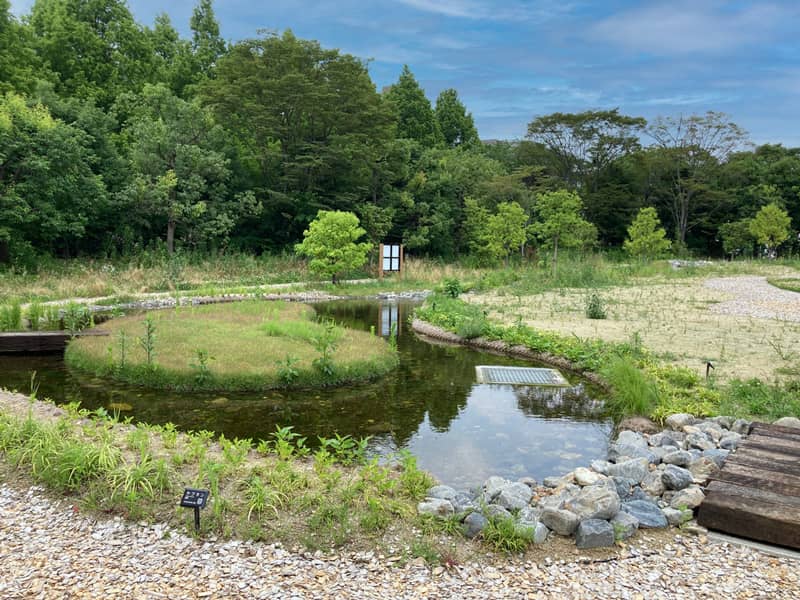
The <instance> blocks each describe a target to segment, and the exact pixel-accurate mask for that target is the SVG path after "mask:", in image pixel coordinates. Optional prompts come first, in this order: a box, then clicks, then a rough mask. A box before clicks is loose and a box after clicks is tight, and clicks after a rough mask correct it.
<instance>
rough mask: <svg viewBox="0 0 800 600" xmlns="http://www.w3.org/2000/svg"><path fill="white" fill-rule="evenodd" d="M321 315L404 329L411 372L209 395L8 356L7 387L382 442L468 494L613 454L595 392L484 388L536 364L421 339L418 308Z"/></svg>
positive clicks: (256, 434) (335, 309)
mask: <svg viewBox="0 0 800 600" xmlns="http://www.w3.org/2000/svg"><path fill="white" fill-rule="evenodd" d="M315 308H316V309H317V311H318V312H319V313H320V314H324V315H328V316H332V317H334V318H335V319H336V320H337V322H342V323H344V324H345V325H347V326H350V327H354V328H360V329H365V330H369V329H370V328H371V327H374V328H375V332H376V333H378V334H383V335H388V333H389V331H390V328H391V324H392V323H397V327H398V350H399V352H400V357H401V360H400V366H399V367H398V368H397V370H396V371H394V372H392V373H391V374H389V375H388V376H386V377H384V378H382V379H380V380H379V381H375V382H371V383H365V384H360V385H353V386H347V387H341V388H335V389H323V390H311V391H309V390H304V391H294V392H281V391H274V392H266V393H263V392H262V393H245V394H241V393H240V394H233V393H231V394H228V393H226V394H203V393H174V392H164V391H149V390H142V389H138V388H134V387H128V386H122V385H119V384H115V383H110V382H108V381H104V380H100V379H93V378H91V377H87V376H85V375H79V374H76V373H73V372H70V371H69V370H68V369H67V368H66V367H65V366H64V363H63V361H62V360H61V357H60V356H34V357H31V356H27V357H11V356H0V387H3V388H7V389H16V390H18V391H20V392H23V393H27V392H28V391H29V386H30V378H31V373H32V372H33V371H36V372H37V376H36V379H37V381H38V382H39V396H40V397H47V398H50V399H52V400H54V401H56V402H58V403H66V402H74V401H79V402H80V403H81V406H84V407H86V408H89V409H95V408H98V407H101V406H102V407H105V408H106V409H108V410H111V409H112V408H111V407H112V405H113V406H117V407H119V406H123V407H125V408H127V407H130V408H129V410H126V411H124V412H122V413H121V414H122V416H127V415H132V416H133V417H134V420H138V421H145V422H149V423H160V424H163V423H166V422H173V423H175V424H176V425H178V427H179V428H181V429H183V430H191V429H193V430H200V429H207V430H210V431H215V432H217V433H224V434H225V436H226V437H240V438H242V437H249V438H253V439H260V438H267V437H268V436H269V434H270V433H271V432H272V431H274V430H275V427H276V426H277V425H280V426H283V425H292V426H293V427H294V429H295V431H297V432H298V433H300V434H302V435H305V436H308V437H309V440H310V441H313V440H315V439H316V436H317V435H321V436H333V435H334V434H335V433H339V434H340V435H346V434H349V435H352V436H356V437H362V436H372V442H371V450H372V451H373V452H376V453H380V454H387V453H390V452H392V451H395V450H397V449H400V448H405V449H408V450H410V451H411V452H412V453H413V454H415V455H416V456H417V457H418V462H419V465H420V466H421V467H422V468H424V469H427V470H428V471H430V472H431V473H433V474H434V476H436V477H437V478H438V479H439V480H440V481H442V482H443V483H447V484H449V485H454V486H457V487H472V486H476V485H479V484H480V483H482V482H483V481H484V480H485V479H486V478H487V477H488V476H490V475H500V476H504V477H509V478H519V477H523V476H529V477H534V478H536V479H542V478H544V477H547V476H550V475H559V474H562V473H564V472H567V471H569V470H571V469H574V468H575V467H577V466H582V465H587V464H588V463H589V461H591V460H593V459H595V458H601V457H605V453H606V450H607V445H608V436H609V434H610V431H611V427H612V424H611V421H610V419H608V418H606V417H605V416H603V415H602V414H601V413H600V411H599V407H598V405H599V403H598V402H597V401H596V400H595V399H594V392H593V391H592V390H591V388H584V387H583V385H578V386H577V388H576V389H575V390H571V391H568V392H566V393H562V394H555V395H554V394H552V393H550V392H547V391H546V390H537V389H536V388H525V387H516V388H515V387H512V386H497V385H484V384H477V383H476V382H475V366H476V365H482V364H483V365H486V364H489V365H517V366H523V365H524V366H531V363H530V362H529V361H521V360H516V359H511V358H507V357H502V356H496V355H493V354H488V353H483V352H476V351H474V350H470V349H466V348H460V347H451V346H444V345H440V344H434V343H429V342H426V341H423V340H420V339H419V338H418V337H417V336H416V335H415V334H414V333H413V332H411V331H410V328H409V326H408V317H409V315H410V314H411V311H412V310H413V303H411V302H378V301H346V302H331V303H326V304H318V305H316V306H315ZM566 375H568V374H566ZM568 377H569V378H570V380H571V381H572V382H573V383H575V384H580V381H579V380H573V379H572V378H571V377H570V376H569V375H568Z"/></svg>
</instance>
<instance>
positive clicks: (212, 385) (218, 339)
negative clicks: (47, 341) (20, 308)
mask: <svg viewBox="0 0 800 600" xmlns="http://www.w3.org/2000/svg"><path fill="white" fill-rule="evenodd" d="M100 328H102V329H106V330H108V331H109V334H110V335H109V336H107V337H98V338H96V339H88V338H78V339H75V340H73V341H72V342H70V344H69V347H68V348H67V351H66V354H65V360H66V362H67V364H68V365H69V366H70V367H71V368H73V369H76V370H78V371H84V372H90V373H93V374H95V375H97V376H101V377H109V378H112V379H114V380H117V381H122V382H126V383H131V384H135V385H141V386H145V387H151V388H162V389H179V390H209V391H210V390H215V391H231V390H242V391H244V390H265V389H274V388H288V387H313V386H327V385H338V384H344V383H349V382H354V381H361V380H367V379H371V378H374V377H378V376H380V375H383V374H385V373H387V372H389V371H390V370H392V369H393V368H394V367H395V366H396V365H397V353H396V351H395V350H394V349H393V348H392V346H391V345H390V344H389V343H387V342H386V341H385V340H384V339H382V338H381V337H379V336H375V335H372V334H370V333H369V332H365V331H355V330H352V329H347V328H345V327H341V326H339V325H336V324H335V323H333V322H323V321H318V320H317V317H316V313H315V311H314V309H313V308H312V307H310V306H308V305H304V304H299V303H290V302H262V301H246V302H236V303H226V304H215V305H205V306H194V307H183V308H179V309H174V310H161V311H151V312H148V313H146V314H136V315H129V316H123V317H119V318H115V319H111V320H110V321H108V322H106V323H104V324H102V325H101V326H100Z"/></svg>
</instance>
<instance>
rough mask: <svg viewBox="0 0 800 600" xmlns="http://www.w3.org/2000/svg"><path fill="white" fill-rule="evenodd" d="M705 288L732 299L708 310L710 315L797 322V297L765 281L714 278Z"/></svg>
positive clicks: (799, 314) (799, 311)
mask: <svg viewBox="0 0 800 600" xmlns="http://www.w3.org/2000/svg"><path fill="white" fill-rule="evenodd" d="M705 285H706V287H708V288H711V289H713V290H719V291H722V292H726V293H728V294H731V295H732V296H733V299H731V300H726V301H724V302H720V303H719V304H714V305H712V306H711V308H710V310H711V312H715V313H720V314H724V315H736V316H741V317H757V318H759V319H778V320H780V321H800V293H797V292H790V291H788V290H782V289H780V288H777V287H775V286H774V285H770V284H769V283H767V279H766V277H753V276H746V277H744V276H743V277H715V278H712V279H708V280H707V281H706V282H705Z"/></svg>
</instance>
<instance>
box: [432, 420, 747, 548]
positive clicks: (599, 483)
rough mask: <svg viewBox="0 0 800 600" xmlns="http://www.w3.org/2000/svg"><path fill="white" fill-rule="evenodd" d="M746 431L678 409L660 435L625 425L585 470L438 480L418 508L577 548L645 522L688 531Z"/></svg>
mask: <svg viewBox="0 0 800 600" xmlns="http://www.w3.org/2000/svg"><path fill="white" fill-rule="evenodd" d="M749 430H750V422H749V421H745V420H743V419H733V418H732V417H714V418H710V419H705V420H699V419H696V418H695V417H693V416H692V415H688V414H675V415H671V416H670V417H668V418H667V420H666V429H664V430H662V431H657V430H656V431H657V432H656V433H650V434H648V433H639V432H636V431H632V430H630V429H623V430H622V431H621V432H620V433H619V435H618V436H617V438H616V439H615V440H614V442H613V443H612V444H611V446H610V448H609V451H608V460H604V461H599V460H597V461H593V462H592V463H591V465H590V466H589V467H588V468H584V467H581V468H578V469H575V470H574V471H572V472H570V473H567V474H566V475H563V476H561V477H548V478H545V479H544V481H543V482H542V484H541V485H539V484H538V483H537V482H536V481H534V480H533V479H530V478H523V479H521V480H519V481H509V480H506V479H503V478H502V477H490V478H489V479H487V480H486V481H485V482H484V483H483V485H482V486H481V488H480V489H478V490H475V491H473V492H466V491H458V490H455V489H454V488H451V487H449V486H445V485H439V486H436V487H433V488H431V489H430V490H428V494H427V496H428V497H427V498H426V499H425V500H424V501H423V502H420V503H419V506H418V510H419V512H420V513H421V514H429V515H435V516H438V517H442V518H458V519H459V520H460V521H461V522H462V527H463V532H464V534H465V535H466V536H467V537H475V536H477V535H479V534H480V533H481V531H482V530H483V529H484V528H485V527H486V526H487V525H488V524H489V521H490V520H491V519H513V520H514V524H515V528H516V531H517V533H518V534H519V535H521V536H524V537H527V538H528V539H530V540H531V541H532V542H533V543H534V544H539V543H542V542H544V541H545V540H546V539H547V537H548V535H550V533H551V532H552V533H555V534H557V535H562V536H570V535H574V536H575V541H576V544H577V546H578V548H597V547H603V546H611V545H613V544H614V543H615V542H616V541H618V540H623V539H626V538H629V537H630V536H632V535H633V534H634V533H635V532H636V530H637V529H640V528H642V529H644V528H656V529H657V528H664V527H668V526H670V525H673V526H682V525H683V526H685V527H688V528H689V529H690V530H691V529H692V528H694V527H696V526H695V525H693V524H691V523H689V522H690V521H692V519H693V517H694V509H696V508H697V507H698V506H699V505H700V503H701V502H702V501H703V499H704V497H705V495H704V493H703V486H704V485H705V484H706V482H707V481H708V478H709V476H710V475H711V474H712V473H714V471H716V470H717V469H719V468H720V467H721V466H722V463H723V462H724V461H725V458H726V457H727V456H728V454H729V453H730V452H732V451H734V450H735V449H736V447H737V446H738V445H739V443H740V441H741V440H742V438H743V437H744V436H745V435H747V433H748V432H749Z"/></svg>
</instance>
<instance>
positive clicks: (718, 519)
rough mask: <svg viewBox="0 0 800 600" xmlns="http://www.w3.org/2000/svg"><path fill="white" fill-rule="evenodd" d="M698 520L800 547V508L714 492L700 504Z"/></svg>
mask: <svg viewBox="0 0 800 600" xmlns="http://www.w3.org/2000/svg"><path fill="white" fill-rule="evenodd" d="M715 483H716V482H715ZM697 522H698V523H700V524H701V525H703V526H704V527H708V528H709V529H716V530H718V531H723V532H725V533H729V534H732V535H738V536H741V537H745V538H749V539H753V540H759V541H762V542H767V543H770V544H778V545H781V546H788V547H790V548H800V511H797V510H786V507H785V506H781V505H773V504H769V503H761V504H758V505H753V504H752V503H751V502H748V501H746V500H743V499H741V498H737V497H733V496H725V495H720V494H716V495H715V494H713V493H712V494H709V496H707V497H706V499H705V500H704V501H703V503H702V504H701V505H700V509H699V511H698V515H697Z"/></svg>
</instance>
